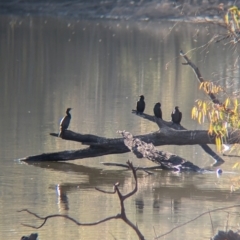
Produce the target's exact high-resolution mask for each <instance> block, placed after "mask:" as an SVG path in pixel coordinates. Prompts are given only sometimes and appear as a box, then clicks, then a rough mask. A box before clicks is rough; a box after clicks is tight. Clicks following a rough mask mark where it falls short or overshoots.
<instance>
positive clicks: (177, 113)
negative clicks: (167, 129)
mask: <svg viewBox="0 0 240 240" xmlns="http://www.w3.org/2000/svg"><path fill="white" fill-rule="evenodd" d="M178 108H179V107H178V106H176V107H175V110H173V112H172V114H171V116H172V121H173V123H177V124H180V122H181V120H182V113H181V112H180V111H179V109H178Z"/></svg>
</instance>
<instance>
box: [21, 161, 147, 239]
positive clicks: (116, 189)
mask: <svg viewBox="0 0 240 240" xmlns="http://www.w3.org/2000/svg"><path fill="white" fill-rule="evenodd" d="M127 165H128V167H129V168H130V169H131V170H132V173H133V176H134V179H135V187H134V189H133V190H132V191H131V192H129V193H127V194H126V195H122V193H121V192H120V190H119V183H115V184H114V186H113V192H108V191H104V190H101V189H98V188H96V190H98V191H100V192H102V193H108V194H114V193H116V192H117V194H118V198H119V201H120V206H121V213H119V214H117V215H116V216H110V217H107V218H104V219H102V220H100V221H97V222H92V223H81V222H79V221H77V220H76V219H74V218H72V217H69V216H67V215H62V214H53V215H48V216H46V217H40V216H39V215H37V214H36V213H34V212H31V211H29V210H28V209H22V210H20V211H18V212H27V213H29V214H31V215H33V216H35V217H36V218H38V219H41V220H43V223H42V224H41V225H40V226H34V225H30V224H22V225H23V226H26V227H31V228H34V229H39V228H41V227H42V226H44V225H45V223H46V222H47V220H48V219H50V218H55V217H62V218H66V219H68V220H70V221H72V222H74V223H75V224H76V225H78V226H94V225H98V224H100V223H103V222H107V221H109V220H112V219H122V220H123V221H124V222H125V223H126V224H127V225H128V226H130V227H131V228H132V229H133V230H134V231H135V232H136V234H137V235H138V238H139V239H140V240H144V236H143V235H142V233H141V232H140V231H139V229H138V227H137V226H135V225H134V224H133V223H132V222H131V221H130V220H129V219H128V218H127V216H126V212H125V207H124V200H126V199H127V198H129V197H131V196H132V195H133V194H135V193H136V192H137V190H138V181H137V174H136V171H137V169H136V168H135V167H134V166H133V164H132V163H131V162H130V161H127Z"/></svg>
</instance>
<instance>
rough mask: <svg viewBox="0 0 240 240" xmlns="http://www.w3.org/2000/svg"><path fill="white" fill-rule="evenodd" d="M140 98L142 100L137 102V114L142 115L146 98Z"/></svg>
mask: <svg viewBox="0 0 240 240" xmlns="http://www.w3.org/2000/svg"><path fill="white" fill-rule="evenodd" d="M139 97H140V99H139V101H138V102H137V114H138V113H140V114H142V113H143V112H144V109H145V102H144V96H143V95H141V96H139Z"/></svg>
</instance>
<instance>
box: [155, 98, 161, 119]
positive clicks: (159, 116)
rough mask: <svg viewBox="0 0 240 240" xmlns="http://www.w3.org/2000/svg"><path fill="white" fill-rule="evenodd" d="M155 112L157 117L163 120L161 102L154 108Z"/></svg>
mask: <svg viewBox="0 0 240 240" xmlns="http://www.w3.org/2000/svg"><path fill="white" fill-rule="evenodd" d="M153 112H154V115H155V117H157V118H161V119H162V109H161V103H160V102H158V103H156V104H155V106H154V108H153Z"/></svg>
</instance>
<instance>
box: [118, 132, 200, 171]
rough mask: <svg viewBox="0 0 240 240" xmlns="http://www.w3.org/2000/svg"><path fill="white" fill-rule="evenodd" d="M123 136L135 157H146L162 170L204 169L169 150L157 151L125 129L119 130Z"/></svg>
mask: <svg viewBox="0 0 240 240" xmlns="http://www.w3.org/2000/svg"><path fill="white" fill-rule="evenodd" d="M119 133H120V134H122V136H123V137H124V143H125V145H126V146H127V147H128V148H129V149H130V150H131V152H133V153H134V154H135V156H136V157H137V158H147V159H149V160H151V161H152V162H154V163H156V164H158V165H160V166H161V167H162V169H164V170H170V171H178V172H183V171H193V172H203V171H204V169H201V168H199V167H198V166H196V165H194V164H193V163H191V162H189V161H187V160H185V159H184V158H182V157H180V156H177V155H175V154H172V153H170V152H165V151H159V150H157V149H156V148H155V146H154V145H153V144H152V143H145V142H144V141H141V140H140V139H138V138H135V137H133V135H132V134H131V133H129V132H126V131H119Z"/></svg>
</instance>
